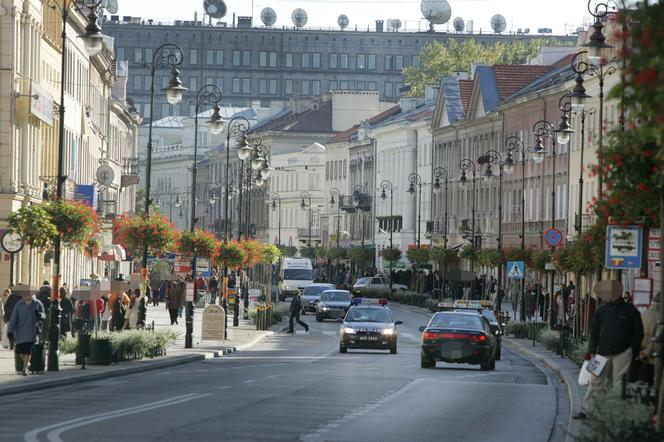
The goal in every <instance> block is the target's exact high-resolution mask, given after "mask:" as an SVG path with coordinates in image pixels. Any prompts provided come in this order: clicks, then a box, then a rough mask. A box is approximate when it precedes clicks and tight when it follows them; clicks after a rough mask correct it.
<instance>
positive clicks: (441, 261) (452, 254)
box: [429, 246, 459, 268]
mask: <svg viewBox="0 0 664 442" xmlns="http://www.w3.org/2000/svg"><path fill="white" fill-rule="evenodd" d="M429 258H430V259H431V260H432V261H434V262H436V263H437V264H438V266H439V267H440V268H443V267H444V266H445V265H447V266H449V265H451V264H456V263H458V262H459V255H458V254H457V252H456V251H455V250H453V249H446V248H445V247H440V246H434V247H432V248H431V250H429Z"/></svg>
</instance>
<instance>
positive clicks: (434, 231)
mask: <svg viewBox="0 0 664 442" xmlns="http://www.w3.org/2000/svg"><path fill="white" fill-rule="evenodd" d="M427 234H429V235H444V234H445V221H427Z"/></svg>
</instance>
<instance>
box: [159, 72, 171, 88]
mask: <svg viewBox="0 0 664 442" xmlns="http://www.w3.org/2000/svg"><path fill="white" fill-rule="evenodd" d="M170 80H171V77H170V76H168V75H164V76H163V77H161V88H162V89H166V88H167V87H168V83H169V81H170Z"/></svg>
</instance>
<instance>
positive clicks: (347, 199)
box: [341, 193, 373, 213]
mask: <svg viewBox="0 0 664 442" xmlns="http://www.w3.org/2000/svg"><path fill="white" fill-rule="evenodd" d="M356 197H357V198H356ZM372 203H373V197H372V196H371V195H369V194H366V193H358V194H356V195H355V196H353V195H346V196H343V197H341V210H343V211H345V212H349V213H353V212H357V211H358V210H359V211H362V212H370V211H371V207H372Z"/></svg>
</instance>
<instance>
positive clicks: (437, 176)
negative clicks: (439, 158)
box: [431, 167, 450, 298]
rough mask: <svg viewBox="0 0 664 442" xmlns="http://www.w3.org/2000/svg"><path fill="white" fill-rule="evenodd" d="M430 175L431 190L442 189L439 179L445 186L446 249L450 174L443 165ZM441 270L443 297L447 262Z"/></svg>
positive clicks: (444, 231)
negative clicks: (431, 181)
mask: <svg viewBox="0 0 664 442" xmlns="http://www.w3.org/2000/svg"><path fill="white" fill-rule="evenodd" d="M432 176H433V178H434V181H433V185H432V186H431V191H432V192H433V193H434V194H439V193H440V191H441V190H442V189H443V186H442V185H441V184H440V180H441V179H443V180H445V188H444V191H445V198H444V200H445V218H444V221H443V245H444V247H445V249H447V225H448V219H449V217H448V213H447V196H448V191H447V188H448V184H449V182H450V174H449V173H448V172H447V169H445V168H444V167H436V168H435V169H434V170H433V174H432ZM431 199H432V200H433V196H432V197H431ZM442 270H443V279H442V281H443V294H442V295H443V298H445V297H446V296H447V284H445V282H444V281H445V274H446V273H447V262H445V264H444V268H443V269H442Z"/></svg>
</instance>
